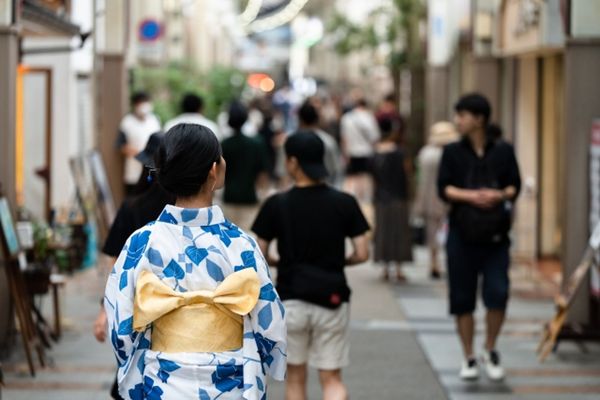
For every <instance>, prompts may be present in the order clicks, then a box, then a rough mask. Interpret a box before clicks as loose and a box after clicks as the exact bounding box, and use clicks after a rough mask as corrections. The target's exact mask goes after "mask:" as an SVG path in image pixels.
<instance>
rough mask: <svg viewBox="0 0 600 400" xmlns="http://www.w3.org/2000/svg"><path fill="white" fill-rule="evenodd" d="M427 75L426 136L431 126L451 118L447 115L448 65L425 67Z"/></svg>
mask: <svg viewBox="0 0 600 400" xmlns="http://www.w3.org/2000/svg"><path fill="white" fill-rule="evenodd" d="M426 73H427V77H426V79H427V80H426V83H425V90H426V94H425V96H426V98H425V101H426V107H425V110H426V116H425V121H426V123H425V124H426V125H425V130H426V137H428V136H429V135H428V133H429V129H430V128H431V126H432V125H433V124H434V123H436V122H439V121H448V120H449V119H450V118H451V115H449V108H450V107H449V105H448V103H449V95H450V93H449V89H450V84H449V82H448V80H449V78H450V72H449V69H448V67H433V66H429V67H428V68H427V72H426Z"/></svg>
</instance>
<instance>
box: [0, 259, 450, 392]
mask: <svg viewBox="0 0 600 400" xmlns="http://www.w3.org/2000/svg"><path fill="white" fill-rule="evenodd" d="M350 280H351V285H352V286H353V288H354V297H353V300H354V302H353V305H352V334H351V341H352V351H351V359H352V365H351V366H350V367H349V368H348V369H347V371H346V372H345V379H346V380H347V382H348V384H349V388H350V393H351V396H352V398H353V399H379V400H397V399H400V398H405V399H415V400H419V399H423V400H437V399H445V398H446V397H445V395H444V393H443V390H442V387H441V385H440V384H439V383H438V380H437V377H436V376H435V374H434V372H433V370H432V369H431V367H430V366H429V363H428V361H427V359H426V357H425V354H424V353H423V352H422V350H421V348H420V346H419V344H418V342H417V338H416V336H415V335H414V333H413V332H411V331H410V330H409V329H408V326H407V325H406V323H405V321H404V317H403V314H402V313H401V311H400V307H399V304H398V303H397V301H396V299H395V298H394V296H393V290H392V288H391V287H389V286H388V285H385V284H383V283H382V282H379V281H378V271H377V270H376V269H375V268H372V267H369V266H361V267H356V268H355V269H353V270H351V272H350ZM100 287H101V283H100V279H98V277H97V276H96V272H95V271H86V272H82V273H80V274H78V275H77V276H76V277H75V278H74V279H72V280H71V281H70V282H69V283H68V285H67V287H66V288H65V291H64V292H63V300H64V301H63V306H64V310H65V312H64V315H65V319H66V327H65V331H66V332H65V334H64V337H63V339H62V341H61V342H60V343H59V344H58V345H57V346H55V347H54V349H52V351H51V352H50V357H51V358H52V360H53V366H52V367H50V368H47V369H46V370H42V371H40V372H39V374H38V376H37V377H36V378H35V379H32V378H30V377H29V376H27V374H26V373H25V371H26V370H25V365H24V363H23V362H22V360H24V358H23V356H22V354H21V352H20V351H19V350H18V349H17V351H15V352H14V354H13V360H12V361H9V362H6V363H5V373H6V381H7V387H6V388H5V389H4V390H3V397H2V399H3V400H25V399H27V400H30V399H45V400H55V399H56V400H59V399H60V400H69V399H86V400H96V399H98V400H100V399H106V398H108V396H107V392H108V389H109V387H110V384H111V382H112V379H113V373H114V370H113V368H114V367H113V365H114V358H113V355H112V353H111V350H110V349H109V347H108V345H102V344H98V343H96V341H95V340H94V338H93V337H92V335H91V325H92V322H93V319H94V317H95V313H96V312H97V310H98V296H99V293H100V292H101V289H100ZM46 302H48V300H46ZM48 305H49V304H48ZM269 398H270V399H276V400H277V399H283V385H282V384H280V383H273V384H272V385H271V388H270V390H269ZM310 398H311V399H318V398H320V392H319V386H318V382H317V378H316V376H315V375H314V373H313V374H312V375H311V377H310Z"/></svg>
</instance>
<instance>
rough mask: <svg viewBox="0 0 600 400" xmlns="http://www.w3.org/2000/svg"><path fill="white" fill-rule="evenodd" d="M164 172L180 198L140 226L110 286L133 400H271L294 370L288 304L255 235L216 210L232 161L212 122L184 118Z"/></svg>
mask: <svg viewBox="0 0 600 400" xmlns="http://www.w3.org/2000/svg"><path fill="white" fill-rule="evenodd" d="M156 161H157V163H156V167H157V169H156V176H157V177H158V181H159V183H160V184H161V185H162V186H163V187H164V188H165V189H166V190H167V191H169V192H171V193H173V194H174V195H175V196H176V197H177V201H176V203H175V205H174V206H171V205H167V206H166V207H165V209H164V210H163V212H162V214H161V215H160V216H159V218H158V220H157V221H155V222H152V223H150V224H148V225H147V226H145V227H143V228H141V229H139V230H137V231H136V232H135V233H134V234H133V235H131V237H130V238H129V239H128V241H127V243H126V245H125V247H124V248H123V250H122V252H121V254H120V256H119V258H118V260H117V262H116V264H115V266H114V269H113V271H112V272H111V274H110V276H109V279H108V283H107V286H106V293H105V298H104V305H105V308H106V313H107V316H108V330H109V332H108V333H109V336H110V339H111V343H112V346H113V348H114V352H115V355H116V357H117V361H118V364H119V371H118V381H119V392H120V394H121V396H123V397H124V398H126V399H133V400H137V399H151V400H159V399H163V400H175V399H177V400H179V399H199V400H216V399H219V400H229V399H248V400H261V399H266V397H267V396H266V390H267V387H266V383H267V382H266V375H270V376H271V377H273V378H274V379H276V380H283V379H284V377H285V370H286V328H285V318H284V308H283V305H282V303H281V301H280V299H279V296H278V294H277V292H276V291H275V289H274V287H273V284H272V282H271V278H270V276H269V271H268V266H267V263H266V261H265V259H264V257H263V255H262V254H261V252H260V250H259V248H258V246H257V245H256V243H255V241H254V240H253V239H252V238H251V237H250V236H249V235H247V234H246V233H245V232H243V231H241V230H240V229H239V228H238V227H237V226H235V225H233V224H232V223H231V222H229V221H227V220H226V219H225V217H224V216H223V212H222V211H221V209H220V208H219V207H217V206H213V205H212V202H213V194H214V191H215V190H217V189H220V188H222V187H223V183H224V179H225V160H224V159H223V157H222V155H221V147H220V145H219V142H218V140H217V138H216V137H215V135H214V134H213V133H212V132H211V131H210V130H209V129H208V128H206V127H203V126H200V125H193V124H180V125H177V126H175V127H173V128H172V129H171V130H169V132H167V134H166V136H165V139H164V142H163V143H162V145H161V148H160V149H159V152H158V155H157V160H156Z"/></svg>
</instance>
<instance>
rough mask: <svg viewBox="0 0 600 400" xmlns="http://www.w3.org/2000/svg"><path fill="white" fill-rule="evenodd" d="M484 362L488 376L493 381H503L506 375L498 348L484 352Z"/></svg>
mask: <svg viewBox="0 0 600 400" xmlns="http://www.w3.org/2000/svg"><path fill="white" fill-rule="evenodd" d="M482 359H483V364H484V365H485V372H486V373H487V376H488V378H490V380H492V381H501V380H503V379H504V377H505V376H506V373H505V372H504V368H502V365H500V354H498V352H497V351H496V350H492V351H484V352H483V357H482Z"/></svg>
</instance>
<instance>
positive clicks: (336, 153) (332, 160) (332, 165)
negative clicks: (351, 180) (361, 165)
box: [313, 129, 344, 186]
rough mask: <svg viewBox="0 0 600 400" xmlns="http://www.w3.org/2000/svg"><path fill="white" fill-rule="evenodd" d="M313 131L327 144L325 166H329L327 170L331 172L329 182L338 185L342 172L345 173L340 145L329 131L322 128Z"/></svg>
mask: <svg viewBox="0 0 600 400" xmlns="http://www.w3.org/2000/svg"><path fill="white" fill-rule="evenodd" d="M313 132H315V134H316V135H317V136H318V137H319V139H321V141H322V142H323V144H324V145H325V156H324V159H323V161H324V163H325V167H326V168H327V172H328V173H329V176H328V177H327V182H329V183H330V184H332V185H333V186H336V185H337V184H338V181H339V180H340V178H341V177H342V174H343V173H344V172H343V171H344V165H343V163H342V154H341V152H340V147H339V146H338V144H337V142H336V141H335V139H334V138H333V136H331V135H330V134H328V133H327V132H325V131H322V130H321V129H314V130H313Z"/></svg>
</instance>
